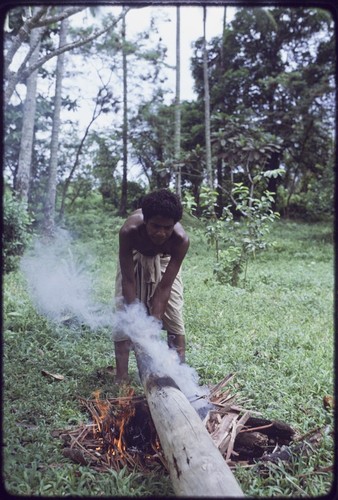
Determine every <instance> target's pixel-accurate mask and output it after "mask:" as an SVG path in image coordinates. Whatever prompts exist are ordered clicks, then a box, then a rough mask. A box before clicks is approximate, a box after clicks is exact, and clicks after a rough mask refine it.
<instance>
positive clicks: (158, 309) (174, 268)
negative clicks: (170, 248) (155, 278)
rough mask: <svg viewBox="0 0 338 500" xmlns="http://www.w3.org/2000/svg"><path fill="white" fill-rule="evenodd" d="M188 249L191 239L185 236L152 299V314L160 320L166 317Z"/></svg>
mask: <svg viewBox="0 0 338 500" xmlns="http://www.w3.org/2000/svg"><path fill="white" fill-rule="evenodd" d="M188 248H189V238H188V237H187V235H186V234H185V235H184V237H183V239H182V242H181V243H180V245H179V246H178V247H177V248H176V249H175V251H174V252H172V255H171V259H170V262H169V264H168V266H167V269H166V270H165V273H164V274H163V277H162V279H161V281H160V283H159V284H158V285H157V287H156V290H155V293H154V296H153V299H152V307H151V314H152V316H155V317H156V318H158V319H162V317H163V315H164V312H165V310H166V307H167V304H168V300H169V297H170V292H171V287H172V285H173V283H174V281H175V278H176V276H177V273H178V271H179V269H180V267H181V264H182V262H183V259H184V257H185V255H186V253H187V251H188Z"/></svg>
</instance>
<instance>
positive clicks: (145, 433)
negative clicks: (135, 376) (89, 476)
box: [72, 388, 167, 471]
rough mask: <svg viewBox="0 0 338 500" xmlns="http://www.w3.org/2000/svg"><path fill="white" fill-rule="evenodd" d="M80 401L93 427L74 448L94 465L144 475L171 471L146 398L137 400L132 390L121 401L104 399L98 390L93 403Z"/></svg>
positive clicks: (86, 428)
mask: <svg viewBox="0 0 338 500" xmlns="http://www.w3.org/2000/svg"><path fill="white" fill-rule="evenodd" d="M80 400H81V402H82V404H83V405H85V406H86V408H87V410H88V411H89V413H90V415H91V417H92V423H91V424H87V425H86V426H85V428H84V430H83V431H82V432H80V435H79V437H78V438H77V439H75V440H74V444H73V445H72V447H73V446H77V445H79V446H80V449H81V453H84V455H85V456H86V457H88V458H89V460H90V461H91V463H95V464H97V465H99V464H100V467H103V468H114V469H116V470H121V468H123V467H125V466H128V467H131V468H133V469H135V468H138V469H140V470H141V471H144V470H147V469H148V467H153V466H155V467H157V466H159V465H160V466H164V468H167V465H166V462H165V459H164V456H163V452H162V449H161V445H160V441H159V439H158V436H157V433H156V429H155V426H154V423H153V421H152V418H151V415H150V410H149V407H148V405H147V402H146V399H145V397H144V396H136V395H135V393H134V390H133V389H132V388H129V391H128V393H127V395H124V396H121V397H117V398H111V399H107V398H101V391H100V390H97V391H95V392H93V393H92V398H91V399H84V398H80ZM80 439H81V443H80Z"/></svg>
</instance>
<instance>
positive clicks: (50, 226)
mask: <svg viewBox="0 0 338 500" xmlns="http://www.w3.org/2000/svg"><path fill="white" fill-rule="evenodd" d="M67 31H68V20H66V19H64V20H63V21H62V22H61V27H60V39H59V47H63V46H64V45H65V44H66V42H67ZM64 58H65V53H64V52H63V53H62V54H59V55H58V57H57V63H56V79H55V96H54V112H53V127H52V140H51V148H50V149H51V153H50V162H49V175H48V187H47V193H46V200H45V214H44V221H43V227H44V232H45V233H46V235H48V236H53V234H54V230H55V201H56V177H57V166H58V146H59V130H60V113H61V105H62V80H63V74H64Z"/></svg>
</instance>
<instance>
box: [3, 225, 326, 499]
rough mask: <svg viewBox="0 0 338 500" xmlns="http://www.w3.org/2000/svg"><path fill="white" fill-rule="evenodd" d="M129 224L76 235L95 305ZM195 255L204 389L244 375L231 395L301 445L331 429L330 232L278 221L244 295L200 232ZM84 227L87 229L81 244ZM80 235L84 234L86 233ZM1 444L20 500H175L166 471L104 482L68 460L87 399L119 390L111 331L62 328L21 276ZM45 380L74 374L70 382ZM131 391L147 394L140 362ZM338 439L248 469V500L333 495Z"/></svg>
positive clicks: (9, 308)
mask: <svg viewBox="0 0 338 500" xmlns="http://www.w3.org/2000/svg"><path fill="white" fill-rule="evenodd" d="M119 222H120V221H119V220H117V219H112V218H109V220H108V219H107V221H105V222H104V223H101V224H100V225H98V224H97V223H96V221H95V217H94V216H91V219H90V220H89V221H82V226H81V224H77V229H78V231H79V234H81V236H82V239H81V240H78V241H77V242H76V243H75V245H74V251H76V249H77V251H78V253H79V254H81V255H82V256H86V257H87V256H88V255H92V256H94V257H95V258H93V259H91V263H90V270H91V272H92V274H93V275H95V279H96V286H95V290H94V291H95V294H96V296H97V298H98V300H100V301H101V302H106V303H107V304H109V303H110V302H111V299H112V293H113V283H114V273H115V261H116V255H117V253H116V252H117V238H116V235H117V231H118V227H119ZM186 222H187V224H188V226H190V228H189V234H190V236H191V247H190V250H189V254H188V256H187V258H186V262H185V264H184V269H183V276H184V283H185V322H186V330H187V362H188V364H189V365H190V366H192V367H194V368H195V369H196V370H197V372H198V374H199V376H200V379H201V383H203V384H211V383H216V382H218V381H219V380H220V379H221V378H223V377H224V376H225V375H226V374H228V373H230V372H232V373H233V372H235V373H236V376H235V378H234V380H233V383H232V390H233V392H234V393H236V395H237V397H238V400H239V401H240V402H242V403H244V405H245V407H246V408H247V409H252V410H255V411H260V412H261V413H262V415H263V417H266V418H269V419H279V420H283V421H285V422H287V423H288V424H290V425H291V426H293V427H294V428H295V429H296V430H297V431H298V432H299V433H300V434H304V433H306V432H308V431H310V430H312V429H315V428H317V427H325V426H330V427H329V428H331V429H332V425H333V424H332V420H333V417H332V413H330V412H328V411H327V410H325V409H324V407H323V402H322V401H323V397H324V396H325V395H332V393H333V373H334V370H333V350H334V349H333V347H334V344H333V249H332V228H331V227H330V225H328V224H315V225H309V224H297V223H285V222H279V223H277V224H276V225H275V227H274V230H273V232H272V234H271V236H270V237H271V238H272V239H274V240H275V241H276V245H275V247H274V248H273V249H270V250H268V251H266V252H265V253H262V254H261V255H259V256H257V257H256V260H255V261H252V262H250V263H249V267H248V277H247V282H246V285H245V287H244V286H242V287H237V288H234V287H231V286H228V285H220V284H218V283H216V282H215V281H214V280H213V275H212V266H213V254H212V252H211V251H210V249H209V248H208V247H207V246H206V243H205V241H204V239H203V237H202V236H201V234H200V233H198V232H197V231H196V228H195V227H193V226H192V224H191V221H190V220H187V221H186ZM81 227H83V228H85V230H84V231H82V233H81ZM79 228H80V229H79ZM3 285H4V291H3V298H4V307H3V310H4V329H3V331H4V334H3V338H4V343H3V348H4V349H3V391H4V399H3V439H4V443H5V447H4V453H3V458H4V467H3V474H4V481H5V486H6V489H7V491H8V492H10V493H11V494H13V495H43V496H58V497H59V496H65V495H74V496H85V495H88V496H120V495H126V496H161V495H166V496H168V495H173V494H174V493H173V491H172V489H171V485H170V481H169V479H168V477H166V476H164V475H163V473H162V472H159V471H154V472H152V473H150V474H148V475H146V476H143V475H141V474H139V473H137V472H131V471H128V470H122V471H121V472H115V471H113V470H112V471H111V472H110V473H98V472H95V471H93V470H92V469H91V468H90V467H86V466H80V465H76V464H74V463H72V462H70V461H69V460H68V459H66V458H65V457H63V455H62V443H61V442H60V441H59V440H58V439H56V438H53V437H52V436H51V432H52V431H53V430H55V429H60V428H65V427H68V426H70V425H78V424H80V423H81V422H85V421H87V418H88V416H87V415H86V414H85V413H84V411H83V409H82V408H81V407H80V405H79V402H78V400H77V395H81V396H84V397H89V396H90V395H91V393H92V391H94V390H96V389H101V390H102V391H103V394H105V395H107V396H115V395H117V394H118V391H119V389H118V388H117V387H116V386H114V384H112V381H111V380H110V379H109V377H108V375H102V371H101V370H100V369H101V368H103V367H106V366H108V365H112V364H113V345H112V341H111V337H110V332H109V330H108V329H100V330H97V331H95V332H93V331H90V329H89V328H87V327H84V326H82V327H80V326H78V327H73V328H69V327H66V326H65V325H63V326H60V325H55V324H53V323H51V322H49V321H48V320H47V319H46V318H44V317H42V316H40V315H39V314H38V313H37V312H36V311H35V309H34V307H33V305H32V303H31V300H30V298H29V296H28V293H27V291H26V285H25V280H24V278H23V276H22V275H21V274H20V273H19V272H16V273H10V274H8V275H6V276H5V277H4V284H3ZM41 370H47V371H49V372H51V373H59V374H62V375H64V377H65V379H64V380H63V381H62V382H57V381H53V380H51V379H48V378H46V377H43V376H42V375H41ZM131 376H132V382H133V384H134V386H135V387H136V389H137V391H140V390H141V388H140V386H139V383H138V375H137V369H136V363H135V360H134V359H133V358H132V359H131ZM332 462H333V442H332V435H331V434H330V433H329V434H327V435H326V436H325V437H324V439H323V441H322V443H321V445H320V446H319V447H318V448H316V449H313V450H311V453H310V455H309V457H308V458H304V457H299V456H298V457H297V456H295V457H294V460H293V461H292V462H291V463H290V464H285V463H284V464H283V463H279V464H277V465H271V466H269V467H268V469H267V471H265V473H264V474H261V473H260V472H259V469H258V467H253V468H250V469H246V468H240V467H238V468H237V469H236V470H235V471H234V473H235V475H236V477H237V479H238V481H239V482H240V484H241V487H242V489H243V491H244V492H245V494H246V495H248V496H250V497H270V496H281V495H282V496H289V497H296V496H310V497H311V496H318V495H324V494H326V493H328V492H329V490H330V487H331V484H332V473H330V472H329V471H328V468H329V467H330V466H331V465H332Z"/></svg>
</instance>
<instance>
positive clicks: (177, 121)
mask: <svg viewBox="0 0 338 500" xmlns="http://www.w3.org/2000/svg"><path fill="white" fill-rule="evenodd" d="M180 29H181V21H180V7H179V5H178V6H177V7H176V96H175V161H176V176H175V187H176V194H177V195H178V196H179V197H180V198H181V163H180V153H181V103H180V79H181V44H180Z"/></svg>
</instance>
